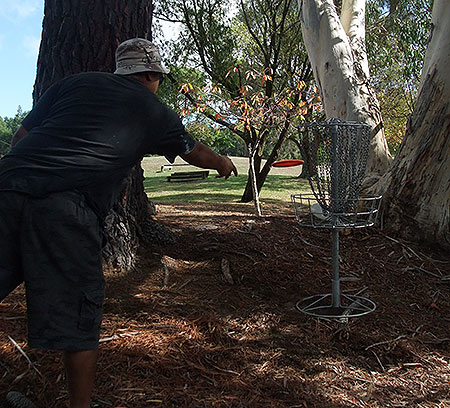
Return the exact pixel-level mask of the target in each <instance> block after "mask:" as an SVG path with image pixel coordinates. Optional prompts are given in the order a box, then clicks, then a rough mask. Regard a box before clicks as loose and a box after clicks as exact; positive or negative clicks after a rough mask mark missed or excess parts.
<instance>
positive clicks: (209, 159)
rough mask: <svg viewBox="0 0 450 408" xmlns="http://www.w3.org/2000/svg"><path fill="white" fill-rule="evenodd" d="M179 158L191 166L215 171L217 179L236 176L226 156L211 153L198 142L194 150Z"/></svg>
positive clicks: (234, 167) (234, 168)
mask: <svg viewBox="0 0 450 408" xmlns="http://www.w3.org/2000/svg"><path fill="white" fill-rule="evenodd" d="M181 158H182V159H183V160H185V161H187V162H188V163H189V164H192V165H193V166H197V167H202V168H205V169H215V170H217V172H218V173H219V177H225V178H226V179H227V178H228V177H230V176H231V173H234V175H235V176H237V175H238V171H237V169H236V166H235V165H234V164H233V162H232V161H231V160H230V159H229V158H228V157H227V156H221V155H219V154H217V153H215V152H213V151H212V150H211V149H210V148H209V147H207V146H205V145H204V144H203V143H200V142H196V144H195V147H194V149H193V150H192V151H191V152H190V153H188V154H183V155H181Z"/></svg>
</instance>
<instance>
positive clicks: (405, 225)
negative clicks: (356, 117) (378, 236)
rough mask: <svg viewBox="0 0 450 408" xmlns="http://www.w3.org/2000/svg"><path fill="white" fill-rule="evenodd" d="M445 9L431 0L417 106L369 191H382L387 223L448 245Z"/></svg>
mask: <svg viewBox="0 0 450 408" xmlns="http://www.w3.org/2000/svg"><path fill="white" fill-rule="evenodd" d="M449 13H450V3H449V2H448V1H447V0H435V2H434V6H433V18H432V27H433V31H432V35H431V40H430V43H429V45H428V49H427V52H426V55H425V61H424V67H423V70H422V78H421V84H420V88H419V93H418V98H417V102H416V106H415V108H414V112H413V114H412V117H411V118H410V120H409V122H408V125H407V129H406V134H405V137H404V139H403V143H402V145H401V148H400V150H399V152H398V154H397V156H396V157H395V160H394V162H393V164H392V167H391V169H390V170H389V172H388V173H387V174H385V175H384V177H383V178H382V179H381V180H380V181H379V182H378V183H377V184H376V185H375V186H374V188H373V190H374V191H377V192H381V193H383V194H384V198H383V206H382V209H383V215H384V224H385V225H386V227H389V228H392V229H393V230H395V231H396V232H398V233H399V234H400V235H401V236H403V237H405V238H407V239H411V240H424V241H427V242H428V243H431V244H439V245H441V246H443V247H445V248H449V249H450V79H449V77H448V67H449V66H450V53H449V49H450V21H449V19H448V15H449Z"/></svg>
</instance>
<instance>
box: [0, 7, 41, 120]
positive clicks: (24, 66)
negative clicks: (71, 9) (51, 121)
mask: <svg viewBox="0 0 450 408" xmlns="http://www.w3.org/2000/svg"><path fill="white" fill-rule="evenodd" d="M43 14H44V0H0V61H1V63H0V116H2V117H5V116H8V117H11V116H14V115H15V114H16V112H17V107H18V106H19V105H20V106H21V107H22V109H23V110H30V109H31V96H32V92H33V85H34V80H35V77H36V63H37V56H38V52H39V43H40V39H41V30H42V19H43Z"/></svg>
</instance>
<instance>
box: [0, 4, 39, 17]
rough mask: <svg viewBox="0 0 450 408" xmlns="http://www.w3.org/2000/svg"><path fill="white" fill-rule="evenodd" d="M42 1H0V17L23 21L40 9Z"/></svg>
mask: <svg viewBox="0 0 450 408" xmlns="http://www.w3.org/2000/svg"><path fill="white" fill-rule="evenodd" d="M41 4H42V0H21V1H20V0H0V16H2V17H6V18H10V19H14V20H16V19H20V20H22V19H25V18H27V17H29V16H30V15H32V14H33V13H34V12H35V11H36V10H38V9H39V8H40V6H41Z"/></svg>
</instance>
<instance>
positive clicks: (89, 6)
mask: <svg viewBox="0 0 450 408" xmlns="http://www.w3.org/2000/svg"><path fill="white" fill-rule="evenodd" d="M152 9H153V6H152V0H128V1H113V2H111V1H108V0H96V1H86V0H46V1H45V8H44V22H43V29H42V39H41V46H40V50H39V58H38V64H37V76H36V82H35V85H34V92H33V100H34V103H36V102H37V100H38V99H39V97H40V96H41V95H42V94H43V93H44V92H45V90H46V89H47V88H48V87H49V86H50V85H51V84H53V83H54V82H56V81H58V80H60V79H62V78H64V77H66V76H68V75H71V74H76V73H79V72H86V71H106V72H113V71H114V69H115V61H114V55H115V50H116V48H117V46H118V45H119V44H120V43H121V42H122V41H124V40H126V39H128V38H133V37H142V38H147V39H151V26H152ZM142 181H143V171H142V168H141V166H140V165H137V166H136V167H135V168H134V169H133V171H132V173H131V174H130V176H129V177H128V179H127V180H126V181H125V183H124V187H123V190H122V194H121V198H120V200H119V202H118V203H116V205H115V206H114V208H113V210H112V211H111V213H110V215H109V216H108V218H107V228H106V236H107V239H108V244H107V246H106V248H105V250H104V260H105V262H106V263H107V264H109V265H111V266H113V267H116V268H119V269H128V268H130V267H132V266H133V263H134V260H135V254H136V250H137V248H138V244H139V238H140V236H142V235H145V233H144V231H143V228H142V227H143V226H145V225H148V224H149V222H150V221H149V220H151V219H150V215H151V206H150V205H149V202H148V199H147V196H146V194H145V192H144V187H143V182H142Z"/></svg>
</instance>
